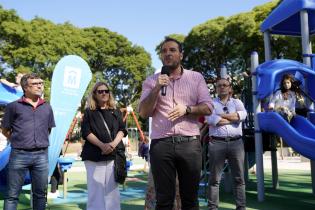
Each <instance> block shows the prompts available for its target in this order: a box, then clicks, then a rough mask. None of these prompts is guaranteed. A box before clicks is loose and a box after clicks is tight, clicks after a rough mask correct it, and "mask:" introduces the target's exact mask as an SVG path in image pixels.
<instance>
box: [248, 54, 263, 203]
mask: <svg viewBox="0 0 315 210" xmlns="http://www.w3.org/2000/svg"><path fill="white" fill-rule="evenodd" d="M257 66H258V54H257V52H252V54H251V72H252V88H253V108H254V109H253V110H254V113H255V114H254V126H255V152H256V177H257V196H258V201H259V202H262V201H264V191H265V189H264V167H263V166H264V163H263V144H262V135H261V132H260V128H259V123H258V119H257V113H259V112H261V107H260V102H259V101H258V99H257V97H256V95H257V87H256V68H257Z"/></svg>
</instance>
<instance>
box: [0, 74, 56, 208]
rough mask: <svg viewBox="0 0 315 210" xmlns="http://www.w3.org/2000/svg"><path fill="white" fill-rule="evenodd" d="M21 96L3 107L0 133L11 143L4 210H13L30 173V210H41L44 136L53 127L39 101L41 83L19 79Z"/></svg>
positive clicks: (44, 175)
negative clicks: (31, 209)
mask: <svg viewBox="0 0 315 210" xmlns="http://www.w3.org/2000/svg"><path fill="white" fill-rule="evenodd" d="M21 86H22V89H23V92H24V95H23V96H22V97H21V98H20V99H19V100H17V101H14V102H12V103H10V104H8V105H7V107H6V109H5V114H4V117H3V120H2V133H3V134H4V135H5V136H6V137H7V138H8V140H9V142H10V143H11V147H12V151H11V154H10V159H9V163H8V171H7V192H6V194H5V197H4V210H15V209H17V204H18V200H19V194H20V192H21V190H22V185H23V183H24V177H25V175H26V172H27V171H30V174H31V180H32V191H33V209H36V210H44V209H45V207H46V190H47V184H48V149H47V148H48V145H49V140H48V136H49V133H50V130H51V128H52V127H55V121H54V115H53V112H52V108H51V106H50V105H49V104H48V103H46V102H45V100H43V99H42V98H41V96H42V94H43V90H44V84H43V80H42V79H41V78H40V77H39V76H37V75H36V74H34V73H32V74H26V75H24V76H23V77H22V78H21Z"/></svg>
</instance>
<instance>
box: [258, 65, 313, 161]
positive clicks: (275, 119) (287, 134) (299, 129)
mask: <svg viewBox="0 0 315 210" xmlns="http://www.w3.org/2000/svg"><path fill="white" fill-rule="evenodd" d="M256 71H257V97H258V98H259V99H263V98H266V97H268V96H269V95H271V94H272V93H273V92H274V91H275V90H276V89H277V88H279V83H280V81H281V78H282V76H283V75H284V74H287V73H291V74H293V75H295V77H296V78H298V79H299V80H300V82H301V83H302V84H305V85H304V87H301V88H302V89H305V90H306V91H307V92H308V94H309V96H310V97H311V98H312V99H314V98H315V88H314V84H315V72H314V71H313V69H311V68H309V67H308V66H306V65H304V64H302V63H299V62H297V61H292V60H286V59H280V60H273V61H267V62H265V63H263V64H261V65H260V66H258V67H257V69H256ZM304 78H306V79H307V83H306V82H305V81H304ZM257 118H258V122H259V126H260V129H261V130H262V131H265V132H270V133H275V134H277V135H279V136H281V137H282V138H283V140H284V141H285V142H286V143H287V144H288V145H289V146H290V147H292V148H293V149H294V150H295V151H297V152H298V153H300V154H302V155H303V156H305V157H307V158H309V159H312V160H315V152H314V151H315V126H314V125H313V124H312V123H311V122H310V121H309V120H307V119H306V118H304V117H301V116H295V117H294V118H293V119H292V120H291V122H290V123H288V122H287V121H285V120H284V119H283V118H282V117H281V116H280V115H279V114H278V113H276V112H263V113H258V114H257Z"/></svg>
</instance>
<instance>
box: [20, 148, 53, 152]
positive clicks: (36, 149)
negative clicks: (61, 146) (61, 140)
mask: <svg viewBox="0 0 315 210" xmlns="http://www.w3.org/2000/svg"><path fill="white" fill-rule="evenodd" d="M14 149H16V150H21V151H26V152H36V151H41V150H45V149H47V147H43V148H30V149H22V148H14Z"/></svg>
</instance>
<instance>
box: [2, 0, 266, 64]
mask: <svg viewBox="0 0 315 210" xmlns="http://www.w3.org/2000/svg"><path fill="white" fill-rule="evenodd" d="M267 2H270V0H186V1H185V0H155V1H154V0H0V5H2V7H3V8H4V9H14V10H15V11H16V12H17V14H18V15H19V16H20V17H21V18H23V19H24V20H32V19H33V18H34V17H35V16H38V17H41V18H44V19H48V20H50V21H52V22H54V23H58V24H60V23H64V22H70V23H71V24H73V25H75V26H77V27H80V28H84V27H91V26H99V27H105V28H107V29H109V30H111V31H114V32H117V33H119V34H121V35H123V36H125V37H127V38H128V40H129V41H131V42H132V43H133V44H136V45H139V46H142V47H144V49H145V50H146V51H147V52H149V53H150V54H151V58H152V65H153V67H154V68H156V69H159V68H161V66H162V63H161V61H160V60H159V58H158V56H157V55H156V53H155V47H156V46H157V45H158V44H159V43H160V42H161V41H162V40H163V39H164V37H165V36H167V35H169V34H174V33H176V34H184V35H187V34H188V33H189V32H190V30H191V29H192V28H193V27H195V26H197V25H199V24H202V23H204V22H206V21H207V20H209V19H213V18H216V17H219V16H225V17H229V16H232V15H235V14H238V13H241V12H248V11H250V10H252V9H253V8H254V7H255V6H259V5H262V4H264V3H267Z"/></svg>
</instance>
